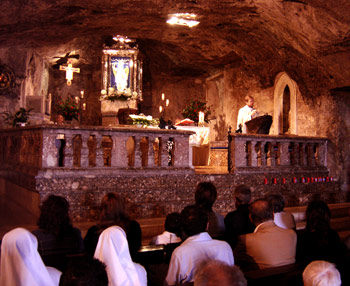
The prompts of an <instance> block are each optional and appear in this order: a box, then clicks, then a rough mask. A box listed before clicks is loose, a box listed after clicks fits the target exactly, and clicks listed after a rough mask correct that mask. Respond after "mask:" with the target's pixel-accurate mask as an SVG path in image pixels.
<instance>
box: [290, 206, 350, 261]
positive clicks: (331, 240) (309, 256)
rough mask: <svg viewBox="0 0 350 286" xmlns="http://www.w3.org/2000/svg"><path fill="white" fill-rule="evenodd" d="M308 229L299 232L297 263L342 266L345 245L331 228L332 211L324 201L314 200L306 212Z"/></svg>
mask: <svg viewBox="0 0 350 286" xmlns="http://www.w3.org/2000/svg"><path fill="white" fill-rule="evenodd" d="M305 216H306V227H305V229H304V230H300V231H298V244H297V256H296V258H297V262H298V263H300V264H302V265H304V266H306V265H307V264H309V263H310V262H311V261H313V260H326V261H329V262H332V263H336V264H342V262H343V258H344V253H345V250H346V247H345V245H344V244H343V243H342V242H341V240H340V237H339V235H338V233H337V232H336V231H335V230H333V229H332V228H331V225H330V220H331V211H330V210H329V208H328V205H327V204H326V203H325V202H324V201H322V200H312V201H311V202H310V203H309V204H308V206H307V208H306V212H305Z"/></svg>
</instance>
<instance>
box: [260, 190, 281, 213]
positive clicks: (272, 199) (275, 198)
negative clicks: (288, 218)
mask: <svg viewBox="0 0 350 286" xmlns="http://www.w3.org/2000/svg"><path fill="white" fill-rule="evenodd" d="M265 199H266V200H267V201H268V202H269V203H270V204H271V205H272V208H273V212H274V213H280V212H282V211H283V209H284V206H285V204H286V202H285V200H284V197H283V196H282V195H280V194H268V195H267V196H266V197H265Z"/></svg>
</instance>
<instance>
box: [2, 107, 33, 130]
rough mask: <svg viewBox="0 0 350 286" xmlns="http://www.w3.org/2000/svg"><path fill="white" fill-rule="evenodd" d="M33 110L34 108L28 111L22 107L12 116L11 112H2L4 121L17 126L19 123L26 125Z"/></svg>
mask: <svg viewBox="0 0 350 286" xmlns="http://www.w3.org/2000/svg"><path fill="white" fill-rule="evenodd" d="M32 110H33V108H30V109H28V110H27V109H25V108H23V107H21V108H20V109H19V110H17V111H16V112H15V113H14V114H11V113H10V112H2V114H3V115H4V120H5V122H6V123H7V124H9V125H12V126H16V125H17V123H26V122H27V121H28V119H29V116H30V112H31V111H32Z"/></svg>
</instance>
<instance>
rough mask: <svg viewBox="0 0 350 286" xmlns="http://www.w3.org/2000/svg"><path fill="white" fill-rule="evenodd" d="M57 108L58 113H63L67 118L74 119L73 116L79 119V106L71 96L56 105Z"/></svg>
mask: <svg viewBox="0 0 350 286" xmlns="http://www.w3.org/2000/svg"><path fill="white" fill-rule="evenodd" d="M56 110H57V113H58V114H61V115H63V117H64V119H65V120H72V119H73V118H74V119H76V120H79V106H78V104H77V103H76V102H75V101H74V100H73V99H72V98H71V97H67V99H66V100H65V101H60V102H59V103H58V104H57V105H56Z"/></svg>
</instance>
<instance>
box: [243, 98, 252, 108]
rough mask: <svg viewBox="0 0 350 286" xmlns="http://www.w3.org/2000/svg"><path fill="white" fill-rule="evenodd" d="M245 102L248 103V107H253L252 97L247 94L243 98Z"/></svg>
mask: <svg viewBox="0 0 350 286" xmlns="http://www.w3.org/2000/svg"><path fill="white" fill-rule="evenodd" d="M244 100H245V104H246V105H248V106H249V107H253V106H254V97H252V96H250V95H247V96H246V97H245V98H244Z"/></svg>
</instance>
